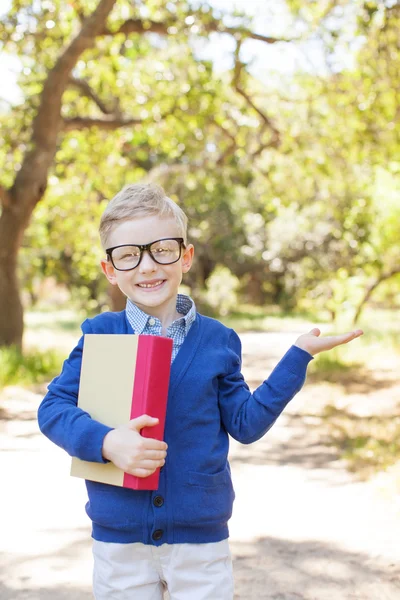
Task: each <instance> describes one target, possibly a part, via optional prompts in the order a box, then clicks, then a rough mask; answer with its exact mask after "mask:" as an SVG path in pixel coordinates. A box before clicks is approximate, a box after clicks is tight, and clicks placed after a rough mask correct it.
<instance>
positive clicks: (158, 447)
mask: <svg viewBox="0 0 400 600" xmlns="http://www.w3.org/2000/svg"><path fill="white" fill-rule="evenodd" d="M157 423H158V419H155V418H154V417H149V416H148V415H142V416H140V417H137V418H136V419H132V420H131V421H129V423H127V425H121V426H120V427H117V428H116V429H113V430H112V431H109V432H108V433H107V435H106V436H105V438H104V441H103V449H102V454H103V457H104V458H105V459H106V460H111V462H113V463H114V465H115V466H116V467H118V468H119V469H122V470H123V471H125V473H130V474H131V475H135V476H136V477H148V476H149V475H151V474H152V473H154V471H155V470H156V469H157V468H158V467H162V466H163V465H164V464H165V457H166V455H167V444H166V443H165V442H161V441H159V440H154V439H152V438H145V437H142V436H141V435H140V430H141V429H143V427H153V426H154V425H157Z"/></svg>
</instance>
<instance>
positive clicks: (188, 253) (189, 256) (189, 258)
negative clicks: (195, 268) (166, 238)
mask: <svg viewBox="0 0 400 600" xmlns="http://www.w3.org/2000/svg"><path fill="white" fill-rule="evenodd" d="M193 256H194V246H193V244H189V245H188V246H186V248H185V250H184V253H183V256H182V272H183V273H187V272H188V271H189V270H190V267H191V266H192V262H193Z"/></svg>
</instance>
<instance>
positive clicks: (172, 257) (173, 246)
mask: <svg viewBox="0 0 400 600" xmlns="http://www.w3.org/2000/svg"><path fill="white" fill-rule="evenodd" d="M150 252H151V255H152V257H153V258H154V260H155V261H156V262H158V263H160V264H162V265H168V264H170V263H173V262H176V261H177V260H178V259H179V256H180V253H181V245H180V243H179V242H177V241H176V240H161V241H159V242H154V244H152V245H151V246H150Z"/></svg>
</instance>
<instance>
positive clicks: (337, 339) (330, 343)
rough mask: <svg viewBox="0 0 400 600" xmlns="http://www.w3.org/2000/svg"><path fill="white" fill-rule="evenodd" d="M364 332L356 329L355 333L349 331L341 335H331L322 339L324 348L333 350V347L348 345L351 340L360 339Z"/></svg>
mask: <svg viewBox="0 0 400 600" xmlns="http://www.w3.org/2000/svg"><path fill="white" fill-rule="evenodd" d="M363 333H364V332H363V331H362V330H361V329H357V330H356V331H349V332H348V333H343V334H342V335H333V336H328V337H325V338H322V339H321V341H322V340H323V341H324V342H325V344H326V348H327V349H330V348H335V346H340V345H342V344H348V343H349V342H351V341H352V340H355V339H356V338H357V337H360V335H362V334H363Z"/></svg>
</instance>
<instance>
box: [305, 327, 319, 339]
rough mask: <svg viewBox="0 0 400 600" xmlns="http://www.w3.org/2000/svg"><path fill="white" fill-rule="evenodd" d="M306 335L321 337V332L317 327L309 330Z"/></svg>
mask: <svg viewBox="0 0 400 600" xmlns="http://www.w3.org/2000/svg"><path fill="white" fill-rule="evenodd" d="M308 335H314V336H315V337H319V336H320V335H321V331H320V330H319V329H318V327H314V328H313V329H311V331H310V332H309V334H308Z"/></svg>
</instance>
